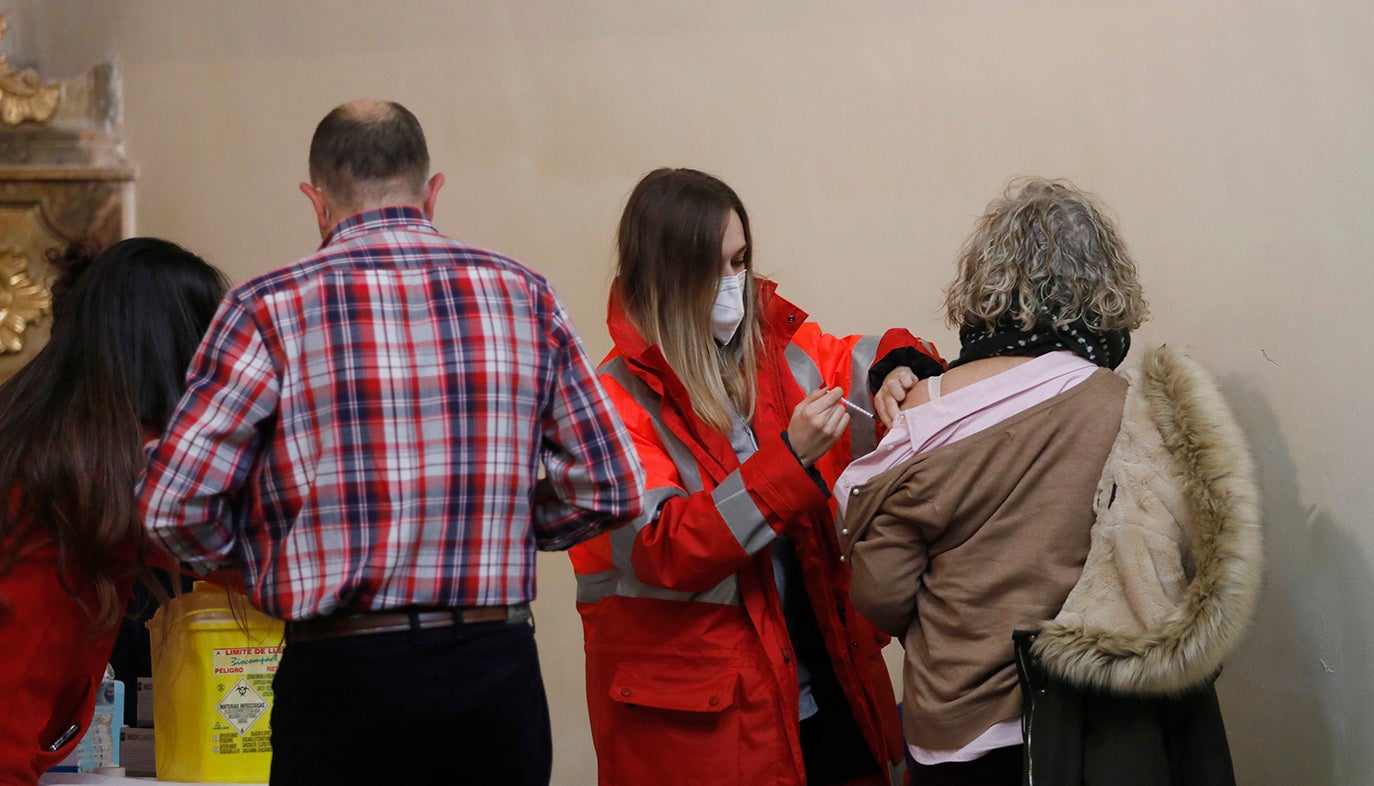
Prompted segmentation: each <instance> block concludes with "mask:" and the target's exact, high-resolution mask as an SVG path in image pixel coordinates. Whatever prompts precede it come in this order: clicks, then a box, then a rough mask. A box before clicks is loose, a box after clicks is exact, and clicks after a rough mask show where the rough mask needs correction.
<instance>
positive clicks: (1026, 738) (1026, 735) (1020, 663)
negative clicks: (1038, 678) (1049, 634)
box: [1016, 634, 1035, 786]
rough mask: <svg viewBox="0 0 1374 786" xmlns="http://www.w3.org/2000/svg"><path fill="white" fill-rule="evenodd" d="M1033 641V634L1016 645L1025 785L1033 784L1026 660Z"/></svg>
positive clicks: (1031, 716)
mask: <svg viewBox="0 0 1374 786" xmlns="http://www.w3.org/2000/svg"><path fill="white" fill-rule="evenodd" d="M1034 642H1035V635H1034V634H1032V635H1031V636H1029V637H1028V638H1027V643H1026V646H1025V647H1022V646H1017V647H1016V669H1017V671H1019V672H1020V676H1021V701H1022V705H1023V708H1022V710H1021V744H1022V745H1023V746H1024V747H1025V760H1026V786H1035V759H1034V757H1033V755H1032V753H1031V738H1032V737H1033V736H1034V732H1035V686H1034V685H1032V684H1031V664H1030V663H1029V662H1028V660H1027V658H1028V648H1029V646H1030V645H1031V644H1033V643H1034Z"/></svg>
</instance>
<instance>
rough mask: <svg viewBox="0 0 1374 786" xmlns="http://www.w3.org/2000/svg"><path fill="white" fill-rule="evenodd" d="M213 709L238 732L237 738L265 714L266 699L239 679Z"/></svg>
mask: <svg viewBox="0 0 1374 786" xmlns="http://www.w3.org/2000/svg"><path fill="white" fill-rule="evenodd" d="M215 709H217V710H219V714H220V715H222V716H223V717H224V719H225V720H226V721H228V722H229V725H230V726H233V727H234V728H235V729H236V730H237V731H238V733H239V736H243V734H244V733H246V732H247V731H248V729H250V728H252V726H253V724H254V723H257V722H258V718H261V717H262V716H263V715H264V714H265V713H266V712H267V699H264V698H263V697H262V694H261V693H258V692H257V691H256V690H254V689H253V686H252V685H249V684H248V680H246V679H243V678H242V677H240V678H239V681H238V682H236V683H234V685H233V687H231V688H229V692H228V693H226V694H225V695H224V698H223V699H220V702H219V704H216V705H215Z"/></svg>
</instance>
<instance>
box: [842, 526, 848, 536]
mask: <svg viewBox="0 0 1374 786" xmlns="http://www.w3.org/2000/svg"><path fill="white" fill-rule="evenodd" d="M840 534H841V535H848V534H849V527H845V528H844V529H842V530H840Z"/></svg>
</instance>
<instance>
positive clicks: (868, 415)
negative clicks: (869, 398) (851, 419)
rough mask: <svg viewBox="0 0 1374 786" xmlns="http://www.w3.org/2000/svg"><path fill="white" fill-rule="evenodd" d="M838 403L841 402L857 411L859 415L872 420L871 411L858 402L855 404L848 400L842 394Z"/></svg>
mask: <svg viewBox="0 0 1374 786" xmlns="http://www.w3.org/2000/svg"><path fill="white" fill-rule="evenodd" d="M840 403H841V404H844V405H845V406H846V407H849V408H850V409H852V410H854V411H855V412H857V413H859V414H860V415H863V416H864V417H866V418H868V419H869V420H873V413H872V412H869V411H868V410H866V409H864V408H863V407H861V406H859V405H858V404H855V403H854V402H852V401H850V400H849V399H847V398H845V397H844V396H840Z"/></svg>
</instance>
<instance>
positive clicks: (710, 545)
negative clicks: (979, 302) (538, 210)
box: [573, 169, 942, 785]
mask: <svg viewBox="0 0 1374 786" xmlns="http://www.w3.org/2000/svg"><path fill="white" fill-rule="evenodd" d="M618 248H619V257H620V261H619V267H618V269H617V272H616V278H615V283H614V284H613V288H612V292H611V302H610V313H609V316H608V323H609V327H610V332H611V337H612V339H613V340H614V341H615V350H614V351H613V352H612V353H611V355H610V357H609V358H607V360H606V362H605V363H604V364H603V365H602V367H601V370H600V374H601V379H602V382H603V383H604V384H605V386H606V388H607V392H608V393H609V394H610V397H611V400H612V401H613V402H614V403H615V404H616V408H617V410H618V411H619V412H620V415H621V417H622V418H623V419H624V420H625V424H626V426H627V427H628V428H629V430H630V433H631V435H632V436H633V438H634V442H635V445H636V447H637V448H638V450H639V456H640V459H641V460H642V461H643V463H644V469H645V473H646V481H647V482H646V493H645V504H644V514H643V515H642V516H641V517H640V518H639V519H637V520H636V521H635V522H633V524H631V525H629V526H626V527H624V528H623V529H621V530H617V531H615V532H613V533H611V534H610V535H608V536H604V537H602V538H598V539H595V540H592V541H588V542H587V543H585V544H583V545H581V546H578V547H577V548H575V549H574V551H573V564H574V568H575V570H576V572H577V577H578V582H579V592H578V600H579V603H578V609H579V611H580V612H581V614H582V617H583V623H584V631H585V634H586V649H587V702H588V706H589V709H590V714H591V726H592V739H593V742H594V743H595V745H596V752H597V760H598V763H599V769H600V782H601V783H602V784H640V783H651V782H652V783H660V784H701V783H711V784H720V785H724V784H754V783H769V784H801V783H808V784H841V783H864V784H886V783H889V765H890V764H891V763H892V762H894V761H897V760H899V759H900V747H899V741H900V737H899V731H898V728H897V714H896V707H895V704H894V700H893V695H892V687H891V684H890V681H889V679H888V676H887V671H886V667H885V666H884V663H883V659H882V657H881V653H880V651H881V649H882V646H883V644H884V643H886V641H887V639H886V637H885V636H883V635H882V634H880V633H879V632H878V631H876V630H875V629H874V628H873V627H872V625H870V624H869V623H868V622H867V621H865V620H864V619H862V618H861V617H860V616H859V615H857V614H855V613H854V612H853V609H852V608H851V607H850V605H849V601H848V597H847V595H848V592H847V590H848V584H849V571H848V568H847V567H846V566H845V565H844V563H843V562H841V561H840V555H839V551H838V547H837V542H836V535H835V527H834V512H833V508H832V505H831V501H830V494H829V488H830V484H831V483H832V482H833V481H834V479H835V477H836V476H837V475H838V474H839V472H840V470H842V469H844V467H845V465H846V464H847V463H848V462H849V461H850V459H851V458H852V457H853V456H855V455H859V454H862V453H863V452H865V451H866V450H868V449H870V448H871V447H872V445H873V444H874V441H875V432H874V423H873V422H872V420H871V419H870V418H869V417H868V416H867V415H863V414H858V412H859V409H867V408H869V407H872V406H873V402H872V401H871V399H870V396H869V389H868V372H869V371H870V365H871V364H872V362H873V359H874V358H875V357H882V356H884V355H885V354H886V352H887V350H890V349H892V350H895V349H898V348H902V349H906V350H909V351H910V355H911V357H912V358H914V360H911V361H908V364H911V363H913V362H914V363H915V365H920V366H923V367H922V368H919V369H917V372H918V373H920V374H930V373H938V372H939V370H940V369H941V367H942V366H941V363H940V361H939V358H938V355H936V354H935V351H934V348H933V347H930V345H929V344H927V343H925V342H923V341H921V340H919V339H917V338H916V337H914V336H912V335H911V334H910V333H908V332H906V331H905V330H892V331H888V333H887V334H886V335H885V336H884V337H883V338H882V340H880V339H879V338H878V337H867V338H866V337H862V336H849V337H846V338H838V337H836V336H831V335H828V334H826V333H824V332H822V331H821V330H820V328H819V327H817V326H816V324H815V323H812V322H809V321H807V319H806V314H805V312H803V311H801V310H800V309H799V308H797V307H796V306H794V305H792V304H791V303H788V302H787V301H786V300H783V299H782V298H781V297H780V296H778V295H777V294H776V292H775V291H774V285H773V283H772V282H771V281H767V280H764V279H762V278H760V277H759V275H758V274H757V272H756V271H755V269H754V261H753V260H754V247H753V240H752V237H751V235H750V231H749V216H748V214H747V213H746V212H745V210H744V205H743V204H742V203H741V202H740V199H739V197H738V196H737V195H736V194H735V192H734V191H733V190H732V189H731V188H730V187H729V186H727V185H726V184H725V183H723V182H721V181H720V180H719V179H717V178H715V177H712V176H710V175H707V174H705V173H702V172H698V171H695V170H691V169H660V170H657V171H655V172H651V173H649V174H648V175H647V176H645V177H644V178H643V180H641V181H640V183H639V184H638V185H637V186H636V187H635V189H634V192H633V193H632V194H631V195H630V198H629V201H628V203H627V204H626V205H625V211H624V214H623V217H622V218H621V222H620V236H619V242H618ZM841 396H845V397H847V398H848V399H849V400H850V401H851V402H854V403H855V405H856V406H857V408H858V409H855V413H856V414H854V415H853V416H852V417H853V421H852V426H851V415H850V414H849V411H848V409H847V407H848V406H849V405H848V404H846V403H845V401H842V400H841Z"/></svg>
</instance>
